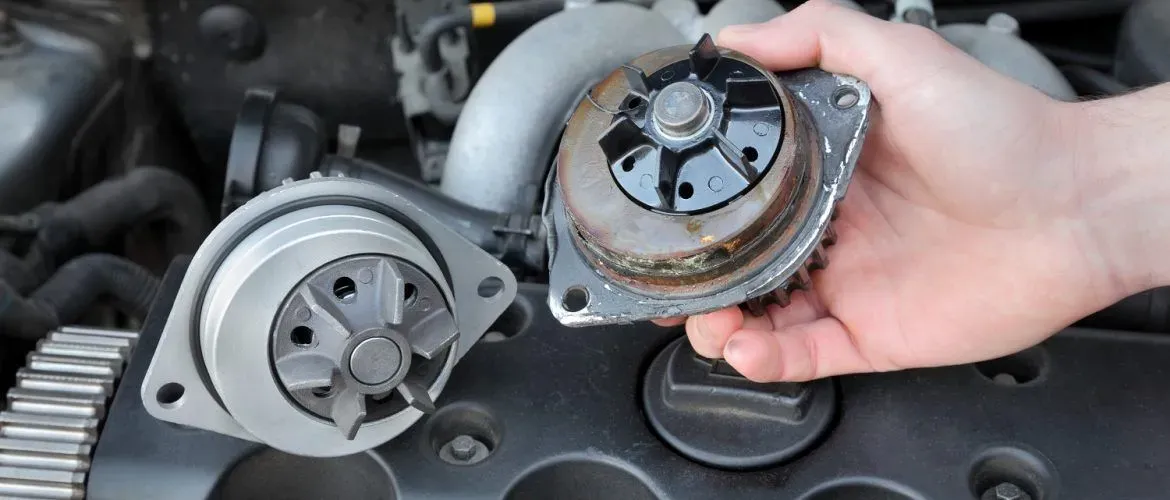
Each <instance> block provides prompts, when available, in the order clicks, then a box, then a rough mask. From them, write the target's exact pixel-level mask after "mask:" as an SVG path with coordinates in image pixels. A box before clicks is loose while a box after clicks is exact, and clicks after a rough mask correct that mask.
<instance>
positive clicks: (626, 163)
mask: <svg viewBox="0 0 1170 500" xmlns="http://www.w3.org/2000/svg"><path fill="white" fill-rule="evenodd" d="M633 169H634V157H633V156H627V157H626V159H624V160H622V171H623V172H629V171H631V170H633Z"/></svg>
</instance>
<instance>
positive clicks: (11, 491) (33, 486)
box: [0, 478, 85, 500]
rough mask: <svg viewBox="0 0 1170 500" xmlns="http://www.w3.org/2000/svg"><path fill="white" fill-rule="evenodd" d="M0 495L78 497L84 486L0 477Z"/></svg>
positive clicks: (80, 496) (48, 497)
mask: <svg viewBox="0 0 1170 500" xmlns="http://www.w3.org/2000/svg"><path fill="white" fill-rule="evenodd" d="M0 495H6V496H12V497H16V498H44V499H63V500H64V499H75V498H77V499H80V498H85V487H84V486H83V485H81V484H75V483H72V482H70V483H58V482H50V481H30V480H23V479H2V478H0Z"/></svg>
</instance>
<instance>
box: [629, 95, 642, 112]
mask: <svg viewBox="0 0 1170 500" xmlns="http://www.w3.org/2000/svg"><path fill="white" fill-rule="evenodd" d="M641 105H642V98H641V97H638V96H633V97H630V100H628V101H626V109H634V108H637V107H639V106H641Z"/></svg>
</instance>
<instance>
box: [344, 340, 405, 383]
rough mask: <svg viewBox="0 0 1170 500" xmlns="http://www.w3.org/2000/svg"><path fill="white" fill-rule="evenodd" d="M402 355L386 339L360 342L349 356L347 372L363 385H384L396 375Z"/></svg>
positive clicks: (394, 345)
mask: <svg viewBox="0 0 1170 500" xmlns="http://www.w3.org/2000/svg"><path fill="white" fill-rule="evenodd" d="M402 357H403V353H402V350H401V349H400V348H399V347H398V344H396V343H394V341H392V340H390V339H388V338H386V337H373V338H369V339H366V340H364V341H362V343H361V344H358V346H357V347H356V348H354V350H353V353H351V354H350V356H349V370H350V372H351V373H352V374H353V377H354V378H355V379H357V380H358V382H361V383H363V384H367V385H378V384H382V383H385V382H386V381H388V380H390V379H391V378H392V377H394V375H395V374H397V373H398V371H399V367H400V366H401V364H402Z"/></svg>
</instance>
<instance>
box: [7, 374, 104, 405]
mask: <svg viewBox="0 0 1170 500" xmlns="http://www.w3.org/2000/svg"><path fill="white" fill-rule="evenodd" d="M113 386H114V384H113V382H110V381H109V380H106V379H102V378H98V377H79V376H69V375H58V374H55V373H45V372H36V371H32V370H29V369H27V368H21V369H20V370H17V372H16V387H18V388H20V389H26V390H32V391H46V392H59V393H65V394H87V395H92V396H101V397H103V398H105V397H109V396H110V393H111V391H112V390H113Z"/></svg>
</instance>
